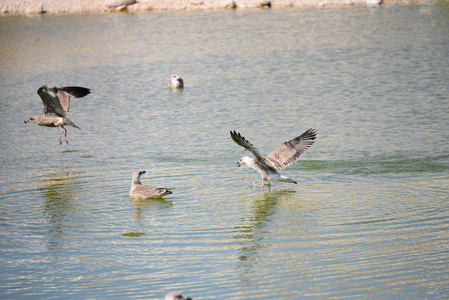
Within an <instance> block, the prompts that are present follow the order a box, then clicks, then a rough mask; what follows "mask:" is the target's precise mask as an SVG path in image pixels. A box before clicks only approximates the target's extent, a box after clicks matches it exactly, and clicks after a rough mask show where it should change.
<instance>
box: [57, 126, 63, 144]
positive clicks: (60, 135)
mask: <svg viewBox="0 0 449 300" xmlns="http://www.w3.org/2000/svg"><path fill="white" fill-rule="evenodd" d="M58 127H59V130H60V131H59V144H60V145H62V130H63V128H62V127H61V126H58Z"/></svg>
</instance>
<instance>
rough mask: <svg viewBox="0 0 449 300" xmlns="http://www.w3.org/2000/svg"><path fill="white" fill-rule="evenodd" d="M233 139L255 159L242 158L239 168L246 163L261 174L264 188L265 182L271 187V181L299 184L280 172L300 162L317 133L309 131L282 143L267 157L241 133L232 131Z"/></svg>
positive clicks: (238, 164)
mask: <svg viewBox="0 0 449 300" xmlns="http://www.w3.org/2000/svg"><path fill="white" fill-rule="evenodd" d="M231 138H232V140H233V141H234V142H235V143H236V144H237V145H240V146H242V147H243V148H245V150H247V151H250V152H251V153H252V154H253V155H254V158H252V157H248V156H243V157H242V158H240V160H239V162H238V163H237V166H238V167H240V166H241V165H242V164H244V163H245V164H247V165H248V167H250V168H251V169H253V170H254V171H256V172H257V173H259V174H260V176H261V177H262V186H264V183H265V181H267V182H268V185H270V184H271V183H270V181H271V180H273V181H283V182H291V183H297V182H296V181H295V180H293V179H291V178H288V177H285V176H283V175H281V174H279V173H278V171H279V170H282V169H284V168H286V167H288V166H290V165H292V164H293V163H295V162H297V161H298V159H299V156H300V155H301V154H302V153H304V152H305V151H306V150H307V149H309V148H310V147H311V146H312V145H313V143H314V142H315V138H316V132H315V130H314V129H308V130H307V131H306V132H304V133H303V134H301V135H300V136H298V137H296V138H294V139H292V140H290V141H286V142H284V143H282V144H281V145H280V146H279V147H277V148H276V149H275V150H274V151H273V152H271V153H270V154H269V155H268V156H265V157H263V156H262V154H260V152H259V150H257V148H256V147H254V146H253V144H251V143H250V142H249V141H248V140H247V139H245V138H244V137H243V136H242V135H241V134H240V133H239V132H236V131H231Z"/></svg>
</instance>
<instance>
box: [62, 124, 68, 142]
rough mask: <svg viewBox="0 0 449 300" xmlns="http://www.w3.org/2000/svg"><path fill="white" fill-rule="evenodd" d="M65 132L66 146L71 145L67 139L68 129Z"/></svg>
mask: <svg viewBox="0 0 449 300" xmlns="http://www.w3.org/2000/svg"><path fill="white" fill-rule="evenodd" d="M63 128H64V127H63ZM64 131H65V134H64V140H65V142H66V144H67V145H68V144H69V140H68V139H67V129H65V128H64Z"/></svg>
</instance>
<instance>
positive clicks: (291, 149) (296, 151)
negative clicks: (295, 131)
mask: <svg viewBox="0 0 449 300" xmlns="http://www.w3.org/2000/svg"><path fill="white" fill-rule="evenodd" d="M315 138H316V132H315V130H314V129H312V128H310V129H308V130H307V131H306V132H304V133H303V134H301V135H300V136H298V137H296V138H294V139H292V140H290V141H287V142H284V143H282V144H281V145H280V146H279V147H277V148H276V149H275V150H274V151H273V152H271V153H270V154H268V156H266V157H265V160H266V161H267V162H268V163H269V164H270V165H271V166H272V167H273V168H275V169H276V170H282V169H284V168H286V167H288V166H290V165H292V164H293V163H295V162H297V161H298V159H299V156H300V155H301V154H303V153H304V152H305V151H306V150H307V149H309V148H310V146H312V145H313V143H314V142H315V141H314V140H315Z"/></svg>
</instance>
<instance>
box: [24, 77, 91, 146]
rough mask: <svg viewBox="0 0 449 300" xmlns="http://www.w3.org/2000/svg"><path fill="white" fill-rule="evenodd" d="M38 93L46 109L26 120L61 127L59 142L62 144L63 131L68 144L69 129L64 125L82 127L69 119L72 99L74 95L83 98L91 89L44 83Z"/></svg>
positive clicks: (26, 121) (41, 124)
mask: <svg viewBox="0 0 449 300" xmlns="http://www.w3.org/2000/svg"><path fill="white" fill-rule="evenodd" d="M37 93H38V94H39V96H40V97H41V99H42V102H43V103H44V111H43V112H42V115H40V116H36V117H31V118H29V119H28V120H25V121H24V122H25V123H29V122H32V123H36V124H38V125H40V126H47V127H59V129H60V130H61V132H60V134H59V143H60V144H62V140H61V138H62V132H64V139H65V142H66V143H67V144H68V143H69V141H68V140H67V129H65V128H64V126H67V125H70V126H73V127H75V128H78V129H81V128H79V127H78V126H76V125H75V123H73V122H72V120H70V119H69V111H70V100H71V99H72V97H75V98H82V97H84V96H86V95H88V94H90V89H88V88H84V87H80V86H66V87H62V88H57V87H55V86H52V87H48V86H46V85H44V86H41V87H40V88H39V89H38V90H37Z"/></svg>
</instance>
